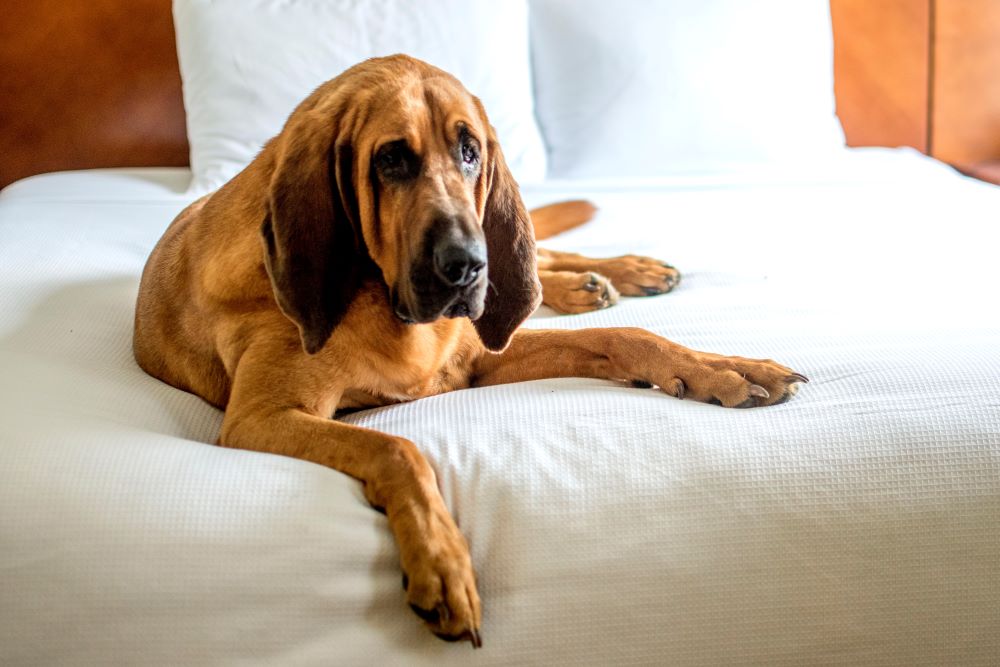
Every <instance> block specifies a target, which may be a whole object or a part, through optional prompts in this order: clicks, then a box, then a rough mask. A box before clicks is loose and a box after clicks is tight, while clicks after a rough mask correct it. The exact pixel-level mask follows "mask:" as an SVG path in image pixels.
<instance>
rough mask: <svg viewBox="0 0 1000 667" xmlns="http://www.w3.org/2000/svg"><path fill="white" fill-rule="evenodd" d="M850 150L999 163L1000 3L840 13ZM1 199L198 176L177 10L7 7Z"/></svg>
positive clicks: (162, 4)
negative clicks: (173, 175) (160, 176)
mask: <svg viewBox="0 0 1000 667" xmlns="http://www.w3.org/2000/svg"><path fill="white" fill-rule="evenodd" d="M831 8H832V12H833V19H834V40H835V43H836V79H837V86H836V88H837V106H838V113H839V114H840V117H841V120H842V121H843V124H844V128H845V131H846V133H847V139H848V143H849V144H850V145H853V146H866V145H881V146H900V145H907V146H914V147H916V148H918V149H920V150H922V151H925V152H929V153H931V154H933V155H935V156H937V157H940V158H941V159H944V160H947V161H950V162H953V163H958V164H970V163H973V162H978V161H982V160H988V159H997V158H1000V2H997V1H996V0H831ZM0 73H2V75H0V76H2V77H3V78H2V79H0V95H2V97H0V99H2V102H0V130H2V131H0V187H2V186H4V185H6V184H8V183H10V182H12V181H14V180H17V179H18V178H22V177H24V176H29V175H31V174H37V173H41V172H45V171H53V170H58V169H79V168H88V167H112V166H115V167H119V166H142V165H167V166H180V165H185V164H187V161H188V147H187V139H186V134H185V126H184V108H183V105H182V101H181V82H180V75H179V73H178V67H177V56H176V53H175V49H174V33H173V24H172V20H171V14H170V0H87V1H86V2H74V1H67V0H4V10H3V12H0Z"/></svg>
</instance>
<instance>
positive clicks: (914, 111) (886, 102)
mask: <svg viewBox="0 0 1000 667" xmlns="http://www.w3.org/2000/svg"><path fill="white" fill-rule="evenodd" d="M958 1H962V0H958ZM830 8H831V13H832V15H833V36H834V44H835V47H834V59H835V73H836V93H837V114H838V115H839V116H840V120H841V122H842V123H843V125H844V133H845V134H846V135H847V143H848V145H849V146H913V147H915V148H918V149H920V150H922V151H926V148H927V74H928V69H927V67H928V28H929V25H930V24H929V20H930V12H929V4H928V2H927V0H831V3H830Z"/></svg>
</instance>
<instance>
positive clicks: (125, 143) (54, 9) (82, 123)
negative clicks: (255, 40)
mask: <svg viewBox="0 0 1000 667" xmlns="http://www.w3.org/2000/svg"><path fill="white" fill-rule="evenodd" d="M0 100H2V101H0V156H2V157H0V187H2V186H4V185H6V184H7V183H10V182H11V181H14V180H16V179H18V178H21V177H24V176H28V175H31V174H37V173H41V172H45V171H52V170H56V169H76V168H89V167H112V166H115V167H118V166H138V165H167V166H171V165H185V164H187V161H188V148H187V135H186V131H185V127H184V108H183V104H182V101H181V81H180V74H179V72H178V67H177V56H176V52H175V48H174V33H173V22H172V20H171V16H170V0H2V3H0Z"/></svg>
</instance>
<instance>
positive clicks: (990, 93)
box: [931, 0, 1000, 165]
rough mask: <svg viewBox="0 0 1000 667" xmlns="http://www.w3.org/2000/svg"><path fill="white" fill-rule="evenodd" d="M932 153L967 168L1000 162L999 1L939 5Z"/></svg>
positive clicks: (947, 0) (952, 0)
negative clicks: (982, 162) (977, 164)
mask: <svg viewBox="0 0 1000 667" xmlns="http://www.w3.org/2000/svg"><path fill="white" fill-rule="evenodd" d="M935 2H936V7H937V12H936V14H937V21H936V38H935V76H934V83H933V85H934V107H933V113H932V118H933V123H934V126H933V135H932V136H933V145H932V147H931V153H932V154H933V155H934V157H937V158H939V159H941V160H944V161H946V162H951V163H954V164H960V165H968V164H971V163H975V162H980V161H985V160H995V159H997V158H1000V1H998V0H935Z"/></svg>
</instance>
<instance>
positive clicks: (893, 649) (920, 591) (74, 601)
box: [0, 151, 1000, 665]
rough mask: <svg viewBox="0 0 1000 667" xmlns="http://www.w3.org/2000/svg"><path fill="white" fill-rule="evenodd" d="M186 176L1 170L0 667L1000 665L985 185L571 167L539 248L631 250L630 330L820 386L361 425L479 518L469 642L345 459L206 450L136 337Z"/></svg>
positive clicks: (544, 396) (509, 407)
mask: <svg viewBox="0 0 1000 667" xmlns="http://www.w3.org/2000/svg"><path fill="white" fill-rule="evenodd" d="M189 177H190V175H189V173H188V172H187V171H185V170H169V169H159V170H149V169H147V170H105V171H94V172H76V173H64V174H53V175H47V176H42V177H36V178H33V179H28V180H27V181H23V182H21V183H18V184H15V185H13V186H11V187H9V188H8V189H6V190H5V191H4V192H3V193H2V194H0V369H2V371H0V373H2V376H0V377H2V379H0V411H2V418H0V663H2V664H90V663H94V664H110V663H132V664H219V663H221V664H234V663H238V664H248V663H269V664H281V665H292V664H306V665H311V664H315V665H323V664H380V665H384V664H406V665H421V664H426V665H431V664H434V665H439V664H456V665H457V664H462V665H465V664H593V665H607V664H676V665H718V664H734V663H741V664H742V663H754V664H770V665H785V664H787V665H793V664H796V665H797V664H804V663H809V664H869V665H890V664H893V665H895V664H907V665H918V664H927V665H932V664H934V665H936V664H946V663H949V664H995V663H996V662H997V660H1000V634H998V633H997V628H998V627H1000V522H998V519H1000V316H998V309H997V306H996V303H997V287H998V279H997V277H996V276H997V273H996V269H995V264H996V258H995V254H996V248H997V243H996V240H997V237H998V232H997V225H998V222H1000V215H998V213H1000V188H993V187H990V186H986V185H982V184H978V183H975V182H972V181H970V180H968V179H964V178H961V177H959V176H957V175H954V174H953V173H951V172H950V171H949V170H947V169H946V168H944V167H941V166H940V165H937V164H935V163H932V162H930V161H929V160H926V159H924V158H921V157H919V156H916V155H913V154H910V153H906V152H900V151H868V152H856V153H853V154H851V155H849V156H845V157H844V158H843V160H842V162H841V163H840V164H838V165H835V166H833V167H827V168H824V169H818V168H817V169H803V170H801V171H800V172H799V173H796V174H761V173H756V174H746V175H728V176H726V177H719V176H715V177H708V176H706V177H701V178H690V179H685V180H680V179H675V180H672V181H661V182H656V183H653V182H650V183H632V184H630V185H628V186H624V185H622V184H620V183H609V182H603V183H596V182H595V183H575V184H570V183H562V184H560V183H554V184H549V185H546V186H542V187H538V188H534V189H532V190H530V191H527V192H526V193H525V195H526V198H527V199H528V201H529V203H530V204H538V203H543V202H547V201H552V200H555V199H557V198H559V197H562V196H567V195H574V196H578V195H586V196H589V197H590V198H592V199H593V200H594V201H595V202H597V203H598V204H599V205H600V207H601V212H600V214H599V216H598V218H597V220H595V221H594V222H593V223H591V224H590V225H588V226H586V227H584V228H581V229H578V230H575V231H573V232H571V233H569V234H566V235H564V236H562V237H560V238H558V239H553V240H552V242H550V244H549V245H550V247H556V248H561V249H574V250H578V251H581V252H587V253H596V254H615V253H620V252H627V251H639V252H643V253H647V254H652V255H656V256H661V257H663V258H664V259H667V260H669V261H671V262H673V263H674V264H676V265H677V266H678V267H679V268H681V269H682V270H683V271H684V272H685V277H684V282H683V283H682V284H681V286H680V287H679V288H678V289H677V290H675V292H674V293H672V294H669V295H664V296H659V297H651V298H643V299H625V300H623V302H622V303H621V304H620V305H618V306H616V307H615V308H612V309H609V310H606V311H602V312H600V313H593V314H588V315H583V316H575V317H558V316H554V315H553V314H552V313H549V312H545V311H544V309H543V311H541V312H539V313H538V314H536V315H535V317H533V318H532V319H531V320H530V321H529V323H528V326H532V327H573V328H576V327H586V326H611V325H638V326H644V327H646V328H649V329H652V330H653V331H656V332H659V333H662V334H664V335H666V336H668V337H670V338H672V339H674V340H677V341H679V342H682V343H685V344H688V345H690V346H692V347H696V348H701V349H707V350H712V351H717V352H726V353H735V354H743V355H747V356H769V357H773V358H775V359H778V360H780V361H782V362H784V363H786V364H788V365H790V366H792V367H794V368H795V369H797V370H799V371H801V372H803V373H805V374H806V375H808V376H809V377H810V378H811V379H812V382H811V383H810V384H809V385H806V386H804V387H803V389H802V391H801V392H800V394H799V396H798V397H796V398H795V399H794V400H793V401H791V402H789V403H787V404H784V405H781V406H776V407H771V408H766V409H755V410H725V409H722V408H718V407H713V406H708V405H701V404H696V403H693V402H690V401H677V400H675V399H672V398H669V397H666V396H664V395H662V394H658V393H657V392H654V391H651V390H637V389H631V388H626V387H623V386H619V385H617V384H615V383H611V382H602V381H597V380H586V379H567V380H551V381H539V382H531V383H523V384H519V385H510V386H501V387H493V388H484V389H475V390H468V391H461V392H455V393H451V394H447V395H443V396H439V397H435V398H431V399H425V400H422V401H417V402H414V403H410V404H404V405H398V406H393V407H389V408H384V409H379V410H373V411H369V412H365V413H360V414H357V415H354V416H352V417H350V421H352V422H354V423H359V424H364V425H367V426H371V427H374V428H379V429H382V430H385V431H389V432H392V433H398V434H400V435H403V436H406V437H409V438H411V439H413V440H414V441H415V442H417V443H418V444H419V445H420V447H421V448H422V450H423V451H424V452H425V453H426V454H427V456H428V457H429V458H430V460H431V461H432V462H433V464H434V466H435V468H436V470H437V471H438V474H439V478H440V482H441V486H442V490H443V493H444V497H445V499H446V501H447V503H448V506H449V507H450V508H451V509H452V511H453V513H454V515H455V517H456V518H457V520H458V522H459V524H460V526H461V527H462V529H463V531H464V532H465V534H466V536H467V537H468V539H469V542H470V544H471V548H472V555H473V559H474V562H475V566H476V568H477V571H478V574H479V577H480V591H481V593H482V595H483V598H484V601H485V619H484V628H483V639H484V643H485V647H484V649H483V650H481V651H477V652H473V651H472V650H471V649H470V648H469V647H468V645H467V644H459V645H450V644H445V643H443V642H440V641H438V640H437V639H435V638H433V637H432V636H431V635H430V634H429V633H427V632H426V631H425V630H424V629H423V628H422V627H421V625H420V623H419V622H418V619H417V618H416V617H415V616H413V614H412V613H411V612H410V611H409V610H408V608H407V606H406V604H405V602H404V599H403V595H402V591H401V588H400V572H399V568H398V565H397V554H396V551H395V547H394V545H393V542H392V539H391V536H390V534H389V532H388V530H387V527H386V523H385V520H384V518H383V517H382V516H381V515H379V514H377V513H375V512H374V511H372V510H370V509H369V508H368V507H367V506H366V504H365V502H364V499H363V496H362V494H361V492H360V490H359V488H358V484H357V483H355V482H354V481H352V480H350V479H349V478H347V477H345V476H344V475H341V474H339V473H336V472H333V471H330V470H326V469H323V468H321V467H319V466H316V465H312V464H308V463H303V462H299V461H295V460H291V459H286V458H280V457H275V456H267V455H261V454H253V453H245V452H238V451H231V450H225V449H221V448H217V447H213V446H209V445H207V444H205V443H208V442H212V441H213V440H214V438H215V437H216V434H217V430H218V427H219V423H220V414H221V413H219V412H218V411H217V410H215V409H213V408H211V407H209V406H207V405H205V404H204V403H202V402H201V401H200V400H199V399H197V398H195V397H193V396H190V395H188V394H185V393H183V392H180V391H178V390H175V389H173V388H171V387H168V386H166V385H164V384H161V383H159V382H158V381H156V380H153V379H152V378H149V377H147V376H145V375H144V374H143V373H142V372H141V371H140V370H139V369H138V367H137V366H136V365H135V363H134V362H133V360H132V357H131V351H130V345H131V321H132V312H133V303H134V298H135V292H136V288H137V284H138V276H139V272H140V270H141V268H142V266H143V263H144V261H145V258H146V256H147V254H148V252H149V250H150V249H151V248H152V246H153V244H154V243H155V241H156V240H157V239H158V237H159V236H160V235H161V233H162V231H163V229H164V228H165V227H166V225H167V224H168V223H169V222H170V220H171V219H172V217H173V216H174V215H175V214H176V212H177V211H178V210H179V209H180V208H181V207H182V206H183V205H184V204H185V203H186V200H185V198H184V196H183V194H182V193H183V191H184V189H185V187H186V186H187V181H188V179H189Z"/></svg>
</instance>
